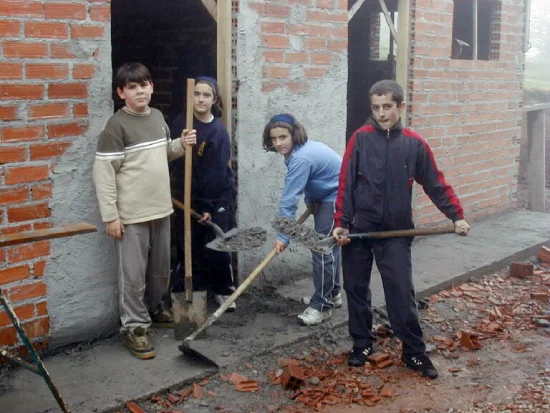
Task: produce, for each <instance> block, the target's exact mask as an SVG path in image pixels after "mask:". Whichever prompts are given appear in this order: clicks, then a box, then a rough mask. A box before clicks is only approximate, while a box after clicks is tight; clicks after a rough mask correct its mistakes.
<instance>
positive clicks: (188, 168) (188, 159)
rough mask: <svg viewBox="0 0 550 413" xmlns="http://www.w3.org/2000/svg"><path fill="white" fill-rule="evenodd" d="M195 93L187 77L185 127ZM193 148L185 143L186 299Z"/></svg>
mask: <svg viewBox="0 0 550 413" xmlns="http://www.w3.org/2000/svg"><path fill="white" fill-rule="evenodd" d="M194 94H195V80H194V79H187V107H186V117H185V128H186V129H187V130H191V129H193V104H194ZM192 162H193V148H192V147H191V145H187V144H186V145H185V174H184V179H185V180H184V183H185V187H184V195H183V202H184V204H185V205H184V210H183V217H184V239H185V242H184V251H183V252H184V261H185V299H186V300H187V301H188V302H192V301H193V273H192V256H191V172H192V170H193V164H192Z"/></svg>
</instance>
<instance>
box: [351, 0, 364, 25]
mask: <svg viewBox="0 0 550 413" xmlns="http://www.w3.org/2000/svg"><path fill="white" fill-rule="evenodd" d="M364 3H365V0H357V1H356V2H355V3H354V4H353V6H351V9H349V10H348V22H349V21H350V20H351V19H352V18H353V16H355V13H357V12H358V11H359V9H360V8H361V6H362V5H363V4H364Z"/></svg>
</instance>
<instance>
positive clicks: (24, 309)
mask: <svg viewBox="0 0 550 413" xmlns="http://www.w3.org/2000/svg"><path fill="white" fill-rule="evenodd" d="M0 283H1V277H0ZM0 308H3V307H0ZM34 309H35V305H34V304H25V305H22V306H20V307H15V308H14V311H15V315H16V316H17V318H18V319H19V321H21V320H28V319H29V318H32V317H34ZM7 325H11V319H10V318H9V317H8V315H7V314H6V313H5V312H3V311H2V310H0V327H5V326H7Z"/></svg>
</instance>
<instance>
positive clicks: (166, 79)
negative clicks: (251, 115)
mask: <svg viewBox="0 0 550 413" xmlns="http://www.w3.org/2000/svg"><path fill="white" fill-rule="evenodd" d="M111 14H112V20H111V21H112V23H111V43H112V64H113V76H114V74H115V73H116V70H117V69H118V67H119V66H120V65H122V64H123V63H124V62H128V61H130V62H141V63H143V64H144V65H146V66H147V67H148V68H149V70H150V71H151V75H152V77H153V82H154V85H155V91H154V94H153V97H152V100H151V106H152V107H155V108H157V109H159V110H160V111H161V112H162V113H163V114H164V116H165V118H166V121H167V122H168V124H169V125H170V123H171V121H172V120H173V118H174V117H175V116H176V115H178V114H179V113H181V112H182V111H184V110H185V93H186V90H185V88H186V79H187V78H195V77H197V76H213V77H216V22H215V21H214V19H213V18H212V16H210V14H208V11H207V10H206V8H205V7H204V6H203V4H202V1H201V0H185V1H182V0H155V1H150V0H112V2H111ZM113 92H114V93H113V94H114V99H115V109H116V110H118V109H119V108H120V107H121V106H122V105H123V102H122V101H121V100H120V99H118V96H116V93H115V91H113Z"/></svg>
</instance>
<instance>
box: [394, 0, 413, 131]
mask: <svg viewBox="0 0 550 413" xmlns="http://www.w3.org/2000/svg"><path fill="white" fill-rule="evenodd" d="M409 3H410V1H409V0H399V3H398V5H397V16H398V21H397V25H398V27H397V36H398V37H399V42H398V46H397V62H396V74H395V80H396V81H397V83H399V85H400V86H401V87H402V88H403V92H404V93H405V101H406V100H407V96H408V73H409V15H410V4H409ZM402 119H403V124H404V125H405V124H406V123H407V122H406V121H405V119H406V113H403V116H402Z"/></svg>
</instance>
